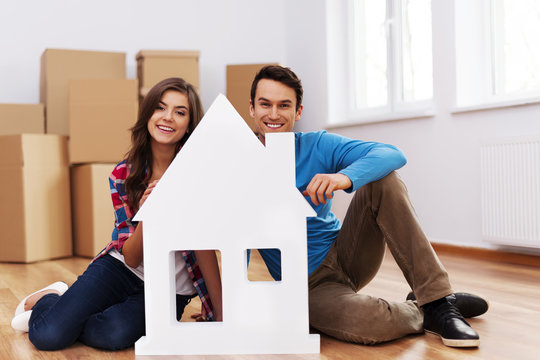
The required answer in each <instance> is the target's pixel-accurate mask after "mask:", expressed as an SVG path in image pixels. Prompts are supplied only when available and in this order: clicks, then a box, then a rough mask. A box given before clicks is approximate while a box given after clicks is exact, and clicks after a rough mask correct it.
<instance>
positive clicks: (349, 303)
mask: <svg viewBox="0 0 540 360" xmlns="http://www.w3.org/2000/svg"><path fill="white" fill-rule="evenodd" d="M385 244H386V245H387V246H388V248H389V249H390V251H391V253H392V255H393V257H394V259H395V260H396V262H397V264H398V266H399V267H400V269H401V271H402V272H403V275H404V276H405V279H406V280H407V282H408V283H409V285H410V286H411V288H412V289H413V291H414V293H415V295H416V297H417V299H418V305H417V304H416V303H414V302H412V301H404V302H399V303H394V302H389V301H385V300H383V299H379V298H375V297H372V296H369V295H365V294H361V293H357V292H358V291H359V290H360V289H361V288H362V287H364V286H365V285H366V284H368V283H369V281H371V279H373V277H374V276H375V274H376V273H377V271H378V270H379V267H380V265H381V263H382V260H383V256H384V251H385ZM451 293H452V289H451V286H450V283H449V280H448V274H447V273H446V270H445V269H444V267H443V266H442V264H441V263H440V261H439V259H438V258H437V255H436V254H435V252H434V251H433V248H432V247H431V245H430V243H429V241H428V240H427V238H426V236H425V234H424V233H423V231H422V229H421V228H420V225H419V224H418V220H417V219H416V215H415V212H414V209H413V207H412V205H411V202H410V200H409V196H408V193H407V189H406V187H405V184H404V183H403V182H402V181H401V179H400V178H399V176H398V175H397V173H395V172H392V173H390V174H389V175H388V176H386V177H385V178H383V179H381V180H378V181H375V182H372V183H370V184H367V185H365V186H363V187H362V188H360V189H358V190H357V191H356V194H355V195H354V197H353V199H352V201H351V204H350V206H349V209H348V211H347V215H346V216H345V219H344V221H343V227H342V228H341V230H340V232H339V235H338V237H337V239H336V241H335V242H334V244H333V246H332V248H331V249H330V251H329V253H328V255H327V256H326V258H325V259H324V261H323V262H322V264H321V265H320V266H319V267H318V268H317V269H316V270H315V271H314V272H313V273H312V274H311V275H310V276H309V318H310V324H311V326H312V327H314V328H315V329H317V330H319V331H321V332H323V333H326V334H328V335H330V336H333V337H336V338H338V339H342V340H345V341H351V342H356V343H362V344H375V343H378V342H383V341H389V340H393V339H397V338H400V337H402V336H405V335H407V334H413V333H419V332H422V331H423V318H424V316H423V313H422V310H421V309H420V308H419V306H420V305H423V304H425V303H428V302H430V301H433V300H437V299H440V298H442V297H444V296H446V295H449V294H451ZM405 295H406V294H403V296H404V297H405Z"/></svg>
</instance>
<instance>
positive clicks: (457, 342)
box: [425, 330, 480, 348]
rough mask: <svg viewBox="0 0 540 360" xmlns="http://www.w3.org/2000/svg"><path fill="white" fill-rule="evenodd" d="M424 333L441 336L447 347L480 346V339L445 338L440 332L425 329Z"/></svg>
mask: <svg viewBox="0 0 540 360" xmlns="http://www.w3.org/2000/svg"><path fill="white" fill-rule="evenodd" d="M425 331H426V333H429V334H432V335H437V336H438V337H440V338H441V340H442V342H443V344H444V345H446V346H449V347H459V348H462V347H479V346H480V339H445V338H443V337H442V336H441V334H437V333H436V332H433V331H429V330H425Z"/></svg>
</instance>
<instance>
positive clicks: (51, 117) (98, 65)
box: [40, 49, 126, 135]
mask: <svg viewBox="0 0 540 360" xmlns="http://www.w3.org/2000/svg"><path fill="white" fill-rule="evenodd" d="M125 78H126V54H125V53H119V52H100V51H85V50H64V49H46V50H45V52H44V53H43V54H42V55H41V79H40V102H41V103H43V104H45V114H46V116H45V132H46V133H48V134H60V135H69V126H68V85H69V80H72V79H125Z"/></svg>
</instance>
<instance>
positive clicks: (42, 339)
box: [28, 324, 77, 350]
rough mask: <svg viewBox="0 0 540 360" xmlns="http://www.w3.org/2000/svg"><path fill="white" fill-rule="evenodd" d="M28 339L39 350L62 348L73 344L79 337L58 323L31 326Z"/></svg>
mask: <svg viewBox="0 0 540 360" xmlns="http://www.w3.org/2000/svg"><path fill="white" fill-rule="evenodd" d="M28 339H29V340H30V342H31V343H32V344H33V345H34V346H35V347H36V348H37V349H38V350H62V349H65V348H67V347H68V346H70V345H71V344H73V343H74V342H75V341H76V340H77V337H76V335H74V334H73V332H72V331H66V329H65V328H64V327H62V326H61V325H60V324H57V325H49V326H47V327H34V328H30V331H29V333H28Z"/></svg>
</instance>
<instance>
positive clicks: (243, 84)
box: [227, 63, 278, 131]
mask: <svg viewBox="0 0 540 360" xmlns="http://www.w3.org/2000/svg"><path fill="white" fill-rule="evenodd" d="M266 65H278V64H277V63H268V64H245V65H227V99H229V101H230V102H231V104H232V105H233V106H234V108H235V109H236V111H238V113H239V114H240V115H241V116H242V117H243V118H244V120H245V122H246V123H247V124H248V125H249V127H250V128H251V130H254V131H255V127H254V125H253V119H251V116H250V115H249V100H250V91H251V83H252V82H253V78H254V77H255V75H256V74H257V72H258V71H259V70H260V69H261V68H262V67H263V66H266Z"/></svg>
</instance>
